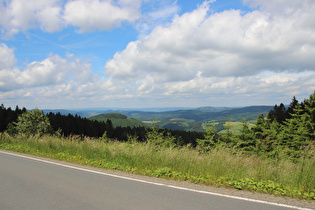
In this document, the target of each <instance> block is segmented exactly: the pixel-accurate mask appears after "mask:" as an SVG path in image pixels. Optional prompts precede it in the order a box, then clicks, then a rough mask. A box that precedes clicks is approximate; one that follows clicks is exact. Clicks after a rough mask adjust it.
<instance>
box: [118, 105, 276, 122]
mask: <svg viewBox="0 0 315 210" xmlns="http://www.w3.org/2000/svg"><path fill="white" fill-rule="evenodd" d="M272 109H273V106H248V107H242V108H222V111H220V110H219V109H218V108H216V109H213V108H209V107H206V108H197V109H189V110H176V111H166V112H141V111H120V112H119V113H121V114H124V115H126V116H128V117H133V118H136V119H139V120H141V121H152V120H156V121H168V120H178V119H181V120H185V121H187V120H188V121H191V122H207V121H227V119H228V117H229V118H230V120H231V121H242V119H244V118H245V119H246V120H247V121H252V120H254V121H255V120H257V117H258V115H260V114H264V116H266V115H267V113H268V112H269V111H270V110H272ZM210 110H214V111H213V112H211V111H210Z"/></svg>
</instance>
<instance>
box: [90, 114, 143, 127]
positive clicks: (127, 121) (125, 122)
mask: <svg viewBox="0 0 315 210" xmlns="http://www.w3.org/2000/svg"><path fill="white" fill-rule="evenodd" d="M88 119H90V120H96V121H99V122H106V121H107V120H111V121H112V123H113V126H114V127H118V126H121V127H128V126H130V127H138V126H143V127H148V124H146V123H143V122H141V121H140V120H137V119H135V118H128V117H127V116H126V115H123V114H120V113H107V114H99V115H96V116H93V117H90V118H88Z"/></svg>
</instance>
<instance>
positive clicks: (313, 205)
mask: <svg viewBox="0 0 315 210" xmlns="http://www.w3.org/2000/svg"><path fill="white" fill-rule="evenodd" d="M3 151H4V150H3ZM4 152H9V153H13V154H19V155H23V156H27V157H32V158H37V159H41V160H45V161H50V162H54V163H59V164H63V165H68V166H71V167H78V168H83V169H87V170H92V171H98V172H102V173H107V174H112V175H117V176H123V177H128V178H132V179H138V180H144V181H147V182H154V183H159V184H164V185H172V186H177V187H182V188H189V189H194V190H200V191H206V192H212V193H218V194H224V195H230V196H237V197H242V198H249V199H255V200H262V201H267V202H273V203H281V204H287V205H292V206H297V207H302V208H310V209H315V202H311V201H307V200H300V199H294V198H287V197H280V196H275V195H269V194H262V193H257V192H249V191H245V190H236V189H230V188H224V187H220V188H219V187H213V186H208V185H200V184H193V183H190V182H186V181H175V180H168V179H161V178H156V177H148V176H142V175H137V174H130V173H126V172H122V171H117V170H115V171H112V170H105V169H100V168H94V167H90V166H84V165H80V164H75V163H69V162H66V161H59V160H55V159H49V158H43V157H38V156H32V155H28V154H22V153H17V152H11V151H4Z"/></svg>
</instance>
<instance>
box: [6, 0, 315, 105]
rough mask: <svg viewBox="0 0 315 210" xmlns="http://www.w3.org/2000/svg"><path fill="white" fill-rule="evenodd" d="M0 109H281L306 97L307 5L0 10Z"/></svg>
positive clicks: (312, 27) (116, 1)
mask: <svg viewBox="0 0 315 210" xmlns="http://www.w3.org/2000/svg"><path fill="white" fill-rule="evenodd" d="M0 1H1V4H0V103H3V104H4V105H5V106H6V107H9V106H11V107H15V106H16V105H19V106H20V107H22V106H25V107H26V108H29V109H31V108H35V107H37V108H40V109H44V108H93V107H122V108H145V107H200V106H247V105H274V104H279V103H281V102H283V103H286V104H288V103H290V102H291V99H292V97H293V96H296V97H297V99H298V100H300V101H301V100H303V99H304V98H308V96H309V95H310V94H311V93H312V92H313V91H314V90H315V62H314V57H315V21H314V20H315V2H314V1H313V0H298V1H297V0H286V1H282V0H239V1H238V0H217V1H214V0H211V1H203V0H194V1H188V0H177V1H176V0H162V1H156V0H30V1H27V3H26V1H24V0H0Z"/></svg>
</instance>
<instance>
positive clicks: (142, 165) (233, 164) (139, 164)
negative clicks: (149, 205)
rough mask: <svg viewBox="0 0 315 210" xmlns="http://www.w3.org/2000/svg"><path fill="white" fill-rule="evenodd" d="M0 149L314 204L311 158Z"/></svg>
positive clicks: (142, 149) (124, 147) (84, 145)
mask: <svg viewBox="0 0 315 210" xmlns="http://www.w3.org/2000/svg"><path fill="white" fill-rule="evenodd" d="M0 149H4V150H11V151H16V152H21V153H27V154H32V155H37V156H43V157H48V158H53V159H58V160H64V161H68V162H73V163H79V164H83V165H90V166H94V167H99V168H105V169H115V170H122V171H126V172H130V173H136V174H142V175H148V176H156V177H162V178H169V179H175V180H187V181H190V182H194V183H198V184H207V185H214V186H224V187H232V188H236V189H239V190H243V189H244V190H250V191H258V192H262V193H270V194H275V195H281V196H289V197H295V198H301V199H308V200H315V158H314V157H312V158H311V159H303V158H301V159H300V160H298V161H297V162H298V163H292V162H290V161H288V160H285V159H282V160H278V161H275V160H268V159H262V158H260V157H257V156H247V155H244V154H241V153H240V152H236V151H233V150H232V149H230V148H226V147H220V148H217V149H214V150H212V151H211V152H209V153H205V154H203V153H199V152H198V151H196V150H195V149H193V148H189V147H183V148H164V147H157V146H156V145H153V144H150V143H139V142H133V143H121V142H115V141H109V142H106V141H99V140H97V139H94V140H93V139H84V141H81V140H79V139H78V138H75V137H70V138H63V137H53V136H43V137H36V136H33V137H30V138H26V137H23V136H16V137H11V136H8V135H6V134H0Z"/></svg>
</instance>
